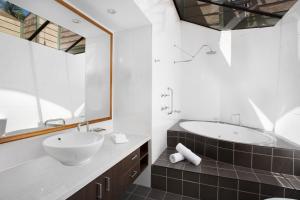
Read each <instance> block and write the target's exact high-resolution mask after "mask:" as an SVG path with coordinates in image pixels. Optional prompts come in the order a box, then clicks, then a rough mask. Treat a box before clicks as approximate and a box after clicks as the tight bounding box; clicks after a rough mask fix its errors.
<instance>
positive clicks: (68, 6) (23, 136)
mask: <svg viewBox="0 0 300 200" xmlns="http://www.w3.org/2000/svg"><path fill="white" fill-rule="evenodd" d="M55 1H56V2H57V3H59V4H60V5H62V6H64V7H65V8H66V9H68V10H70V11H71V12H73V13H75V14H76V15H78V16H79V17H81V18H83V19H85V20H86V21H88V22H89V23H91V24H92V25H94V26H96V27H97V28H99V29H101V30H102V31H104V32H106V33H107V34H108V35H109V37H110V90H109V91H110V94H109V95H110V97H109V98H110V112H109V116H108V117H104V118H99V119H93V120H89V121H88V122H89V124H94V123H98V122H103V121H108V120H111V119H112V71H113V32H111V31H109V30H108V29H106V28H105V27H103V26H102V25H101V24H99V23H98V22H96V21H95V20H93V19H92V18H90V17H89V16H87V15H86V14H84V13H83V12H82V11H80V10H79V9H77V8H76V7H74V6H73V5H71V4H70V3H67V2H66V0H55ZM77 125H78V123H74V124H67V125H63V126H59V127H55V128H46V129H43V130H38V131H32V132H28V133H22V134H19V135H12V136H8V137H3V138H0V144H3V143H8V142H13V141H17V140H22V139H26V138H31V137H35V136H40V135H45V134H49V133H53V132H57V131H63V130H67V129H72V128H75V127H77Z"/></svg>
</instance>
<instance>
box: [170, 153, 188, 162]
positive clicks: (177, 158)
mask: <svg viewBox="0 0 300 200" xmlns="http://www.w3.org/2000/svg"><path fill="white" fill-rule="evenodd" d="M169 160H170V162H171V163H173V164H174V163H177V162H180V161H183V160H184V156H183V155H182V154H181V153H173V154H171V155H170V156H169Z"/></svg>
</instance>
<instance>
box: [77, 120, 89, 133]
mask: <svg viewBox="0 0 300 200" xmlns="http://www.w3.org/2000/svg"><path fill="white" fill-rule="evenodd" d="M84 125H86V132H90V126H89V122H88V121H85V122H81V123H80V122H79V123H78V124H77V130H78V131H79V132H80V127H81V126H84Z"/></svg>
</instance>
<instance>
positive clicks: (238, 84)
mask: <svg viewBox="0 0 300 200" xmlns="http://www.w3.org/2000/svg"><path fill="white" fill-rule="evenodd" d="M299 11H300V3H299V2H298V3H296V4H295V5H294V7H293V8H292V9H291V10H290V11H289V12H288V13H287V14H286V16H284V18H283V19H282V20H281V21H280V22H279V23H278V24H277V25H276V26H274V27H270V28H261V29H247V30H233V31H222V32H217V31H213V30H208V29H206V28H203V27H201V26H197V25H193V24H189V23H186V22H182V25H181V29H182V30H181V31H182V46H183V47H184V49H185V50H187V51H188V52H191V53H193V52H194V51H195V49H196V48H197V46H200V45H201V44H209V45H210V46H211V47H212V48H214V49H215V50H217V54H216V55H213V56H206V55H205V54H204V52H203V53H202V54H200V55H199V56H198V57H197V59H195V60H194V61H192V62H190V63H185V64H183V66H184V67H183V68H182V73H181V75H182V77H183V78H182V91H183V94H182V97H181V98H182V99H181V101H182V107H183V118H189V119H212V120H213V119H217V118H218V114H219V119H220V120H221V121H225V122H231V120H232V119H231V118H232V114H237V113H239V114H240V115H241V123H242V124H243V125H247V126H252V127H258V128H263V129H266V130H273V128H274V127H276V129H275V130H276V134H278V135H280V136H283V137H285V138H286V139H288V140H290V141H293V142H295V143H298V144H300V139H299V136H298V134H297V132H298V131H299V130H300V126H299V124H300V111H299V104H300V92H299V88H298V87H299V84H300V82H299V75H300V70H299V64H300V63H299V59H300V53H299V44H300V43H299V35H300V28H299V27H300V25H299V24H300V20H299V19H300V17H299V14H298V13H299Z"/></svg>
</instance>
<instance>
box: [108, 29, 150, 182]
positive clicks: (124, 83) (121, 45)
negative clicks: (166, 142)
mask: <svg viewBox="0 0 300 200" xmlns="http://www.w3.org/2000/svg"><path fill="white" fill-rule="evenodd" d="M114 38H115V48H114V49H115V62H114V71H113V72H114V79H113V80H114V81H113V83H114V84H113V87H114V93H113V97H114V101H113V102H114V103H113V105H114V112H113V120H114V130H115V131H121V132H124V133H127V134H129V133H135V134H142V135H149V136H150V135H151V103H152V101H151V96H152V85H151V82H152V57H151V55H152V27H151V26H146V27H140V28H135V29H130V30H126V31H121V32H117V33H115V35H114ZM137 182H138V183H139V184H143V185H148V186H150V167H148V168H147V170H146V171H145V172H144V173H143V174H142V175H141V176H140V177H139V179H138V180H137Z"/></svg>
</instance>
